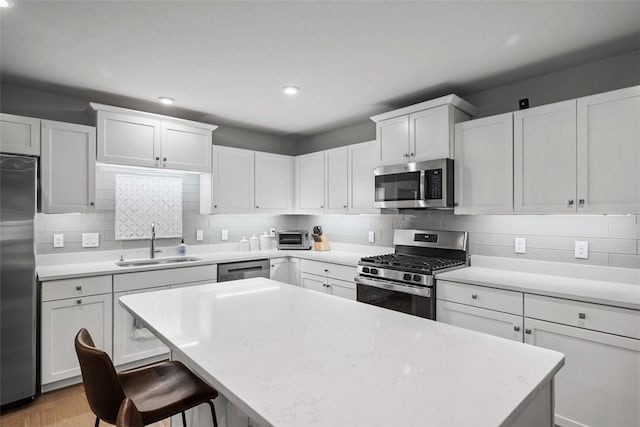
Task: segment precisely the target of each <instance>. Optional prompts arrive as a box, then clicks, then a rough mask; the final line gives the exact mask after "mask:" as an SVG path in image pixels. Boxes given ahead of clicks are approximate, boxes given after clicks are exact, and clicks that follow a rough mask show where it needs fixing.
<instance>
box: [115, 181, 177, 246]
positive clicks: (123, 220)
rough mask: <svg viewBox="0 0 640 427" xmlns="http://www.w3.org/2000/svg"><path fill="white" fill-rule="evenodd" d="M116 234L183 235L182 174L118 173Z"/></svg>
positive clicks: (130, 237) (120, 237)
mask: <svg viewBox="0 0 640 427" xmlns="http://www.w3.org/2000/svg"><path fill="white" fill-rule="evenodd" d="M115 178H116V192H115V208H116V218H115V238H116V240H138V239H149V238H150V237H151V223H152V222H154V223H155V227H156V237H158V238H167V237H182V178H181V177H165V176H160V177H158V176H151V175H150V176H145V175H120V174H118V175H116V177H115Z"/></svg>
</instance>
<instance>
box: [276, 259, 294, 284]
mask: <svg viewBox="0 0 640 427" xmlns="http://www.w3.org/2000/svg"><path fill="white" fill-rule="evenodd" d="M269 265H270V274H269V278H270V279H272V280H277V281H278V282H284V283H288V284H290V285H294V286H299V275H300V273H299V271H298V259H297V258H273V259H271V260H269Z"/></svg>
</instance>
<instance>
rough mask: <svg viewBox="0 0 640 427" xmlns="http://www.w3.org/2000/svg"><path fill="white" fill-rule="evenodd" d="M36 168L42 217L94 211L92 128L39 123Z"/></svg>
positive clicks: (93, 142) (47, 122) (93, 143)
mask: <svg viewBox="0 0 640 427" xmlns="http://www.w3.org/2000/svg"><path fill="white" fill-rule="evenodd" d="M40 167H41V188H42V211H43V212H44V213H67V212H72V213H73V212H92V211H93V210H94V209H95V193H96V186H95V176H96V129H95V128H94V127H91V126H82V125H76V124H71V123H62V122H54V121H48V120H43V121H42V155H41V157H40Z"/></svg>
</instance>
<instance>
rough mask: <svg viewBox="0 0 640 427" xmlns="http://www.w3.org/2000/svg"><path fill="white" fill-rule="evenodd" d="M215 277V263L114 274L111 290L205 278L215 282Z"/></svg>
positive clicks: (196, 280)
mask: <svg viewBox="0 0 640 427" xmlns="http://www.w3.org/2000/svg"><path fill="white" fill-rule="evenodd" d="M217 277H218V266H217V265H216V264H211V265H200V266H197V267H182V268H171V269H163V270H151V271H140V272H137V273H125V274H116V275H114V276H113V291H114V292H121V291H132V290H135V289H144V288H153V287H156V286H162V285H177V284H180V283H189V282H201V281H206V280H210V281H211V282H215V281H216V278H217Z"/></svg>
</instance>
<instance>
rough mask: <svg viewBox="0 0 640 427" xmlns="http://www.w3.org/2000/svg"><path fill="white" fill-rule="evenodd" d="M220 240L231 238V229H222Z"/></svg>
mask: <svg viewBox="0 0 640 427" xmlns="http://www.w3.org/2000/svg"><path fill="white" fill-rule="evenodd" d="M220 240H229V230H222V233H220Z"/></svg>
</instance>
